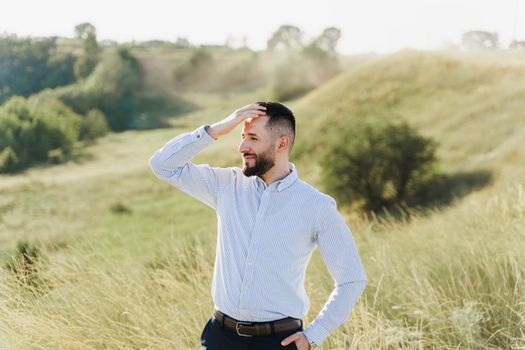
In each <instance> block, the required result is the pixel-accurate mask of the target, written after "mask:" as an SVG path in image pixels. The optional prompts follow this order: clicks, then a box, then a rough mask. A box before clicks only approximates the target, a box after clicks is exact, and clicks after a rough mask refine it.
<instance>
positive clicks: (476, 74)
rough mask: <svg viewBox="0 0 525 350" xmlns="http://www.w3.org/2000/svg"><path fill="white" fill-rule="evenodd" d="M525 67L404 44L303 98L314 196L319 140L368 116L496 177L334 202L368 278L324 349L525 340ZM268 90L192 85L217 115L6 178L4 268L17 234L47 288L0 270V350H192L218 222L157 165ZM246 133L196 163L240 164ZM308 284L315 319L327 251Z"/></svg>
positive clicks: (450, 161) (0, 182)
mask: <svg viewBox="0 0 525 350" xmlns="http://www.w3.org/2000/svg"><path fill="white" fill-rule="evenodd" d="M524 67H525V65H524V64H523V63H521V62H520V61H519V60H512V61H511V60H506V59H504V58H502V57H495V58H490V57H488V58H487V57H483V58H478V57H460V56H457V57H453V56H450V55H444V54H432V53H422V52H400V53H398V54H395V55H391V56H387V57H384V58H382V59H380V60H376V59H375V58H374V60H373V61H370V62H369V63H368V64H361V65H359V66H358V67H356V68H355V69H354V70H352V71H350V72H348V73H347V74H344V75H341V76H339V77H337V78H335V79H333V80H331V81H329V82H328V83H326V84H325V85H323V86H322V87H320V88H319V89H317V90H315V91H313V92H312V93H310V94H308V95H306V96H305V97H304V98H301V99H299V100H297V101H293V102H292V103H291V104H290V105H291V107H292V109H293V110H294V112H295V114H296V116H297V126H298V138H297V142H296V149H295V150H294V152H293V153H292V156H293V157H292V161H294V162H295V163H296V164H297V166H298V172H299V176H300V177H301V178H303V179H304V180H306V181H308V182H310V183H312V184H313V185H315V186H318V176H319V173H320V171H321V169H319V166H318V165H317V158H316V157H317V156H318V155H319V153H318V152H320V151H321V149H322V145H323V142H324V140H326V138H329V137H332V136H334V135H335V133H336V132H337V126H338V125H341V124H340V123H345V121H347V120H348V119H349V118H368V117H383V118H396V119H397V118H402V119H405V120H407V121H409V122H410V123H411V124H412V125H414V126H416V127H417V128H418V129H419V130H420V131H421V133H423V134H425V135H427V136H431V137H433V138H435V139H436V140H437V141H438V142H439V143H440V144H441V147H440V148H439V152H438V156H439V157H440V158H441V159H442V169H443V171H444V172H445V173H447V174H456V176H458V175H457V174H461V173H465V174H467V175H468V176H467V177H466V179H465V180H461V181H460V182H461V183H462V184H463V185H464V186H465V187H469V186H470V185H471V184H469V181H470V182H474V183H476V179H475V178H473V177H475V174H479V173H481V174H483V172H487V173H489V174H490V179H491V181H490V182H486V183H484V182H482V183H481V186H478V187H474V188H473V187H471V188H470V189H469V190H465V191H463V192H462V191H460V188H459V187H458V186H456V187H454V188H455V190H456V194H457V200H456V201H451V202H449V205H448V206H446V207H440V208H434V209H432V210H429V211H427V212H424V213H422V212H414V213H411V215H410V216H407V217H401V218H398V219H394V218H390V217H386V218H382V219H375V218H372V219H370V218H366V217H362V216H361V215H360V214H359V213H354V212H349V211H348V210H349V208H345V207H344V206H342V204H341V203H339V207H340V209H341V210H342V211H343V212H344V213H345V216H346V219H347V222H348V224H349V226H350V228H351V229H352V232H353V233H354V237H355V240H356V244H357V245H358V248H359V252H360V255H361V258H362V260H363V264H364V266H365V270H366V272H367V275H368V278H369V285H368V287H367V289H366V291H365V294H364V295H363V297H362V298H361V299H360V301H359V303H358V304H357V306H356V307H355V309H354V311H353V313H352V316H351V317H350V319H349V320H348V321H347V322H346V323H345V324H344V325H343V326H341V327H340V328H339V329H338V330H337V331H336V332H335V333H334V334H333V335H332V336H331V337H329V339H328V340H327V342H326V343H325V344H324V345H323V347H322V348H321V349H324V350H328V349H460V348H461V349H486V348H491V349H519V348H523V347H524V346H525V340H524V339H525V338H524V333H523V320H525V302H524V301H525V284H524V280H523V276H525V261H524V256H523V251H525V236H524V234H525V189H524V184H523V178H524V175H525V162H524V161H525V147H523V141H522V140H524V139H525V123H524V121H525V119H524V116H523V114H522V112H521V111H522V109H523V108H522V106H523V105H524V104H525V99H523V97H524V94H525V79H524V75H525V68H524ZM152 69H153V68H152ZM270 96H271V94H270V92H269V91H268V90H265V89H262V90H257V91H253V92H247V93H242V94H241V93H225V94H204V93H191V94H188V95H187V96H186V97H187V98H188V99H190V100H191V101H193V102H195V103H197V104H199V105H201V106H206V108H203V109H201V110H198V111H194V112H191V113H189V114H187V115H185V116H183V117H178V118H173V119H172V120H171V125H172V128H169V129H161V130H151V131H143V132H137V131H126V132H122V133H119V134H110V135H108V136H106V137H104V138H102V139H99V140H98V141H97V142H96V143H95V144H93V145H91V146H88V147H87V148H86V149H85V150H84V151H83V153H82V156H81V157H79V158H78V159H76V161H71V162H69V163H66V164H60V165H56V166H40V167H35V168H32V169H29V170H28V171H26V172H24V173H22V174H18V175H14V176H7V175H0V260H3V261H5V260H6V259H7V257H8V256H9V255H10V254H12V252H13V250H14V248H15V246H16V243H17V241H19V240H21V239H27V240H29V241H31V242H37V243H38V244H39V246H40V247H41V252H42V256H43V257H42V260H43V262H42V266H41V267H40V269H38V272H37V277H38V281H39V282H38V283H40V284H41V289H39V290H38V293H34V291H33V290H32V289H31V288H30V287H28V286H27V285H25V284H24V283H20V282H19V281H18V282H17V280H16V279H14V278H13V276H12V274H11V273H10V271H8V269H7V268H4V264H3V263H2V265H0V282H1V283H0V348H8V349H10V348H16V349H32V348H35V347H40V348H46V349H48V348H49V349H55V348H74V349H108V348H111V349H114V348H151V349H168V348H176V349H194V348H196V347H197V341H198V337H199V334H200V331H201V327H202V326H203V325H204V323H205V321H206V319H207V318H208V317H209V315H210V311H211V307H212V306H213V305H212V303H211V298H210V295H209V285H210V282H211V271H212V264H213V257H214V254H215V242H216V241H215V240H216V231H215V230H216V217H215V213H214V212H213V211H212V210H211V209H209V208H208V207H206V206H205V205H204V204H201V203H199V202H197V201H196V200H194V199H192V198H190V197H188V196H187V195H185V194H183V193H182V192H180V191H178V190H176V189H174V188H173V187H170V186H169V185H167V184H165V183H163V182H161V181H159V180H157V179H156V178H155V177H154V176H153V174H152V173H151V171H150V170H149V168H148V164H147V160H148V158H149V156H150V155H151V154H152V153H153V152H154V151H155V150H156V149H157V148H159V147H160V146H162V145H163V144H164V143H165V142H167V141H168V140H169V139H171V138H172V137H174V136H176V135H178V134H180V133H181V132H184V131H189V130H193V128H195V127H197V126H199V125H201V124H203V123H213V122H215V121H218V120H220V119H222V118H224V117H225V116H226V115H227V114H228V113H230V112H231V111H232V110H233V109H235V108H237V107H239V106H242V105H245V104H247V103H249V102H253V101H257V100H266V99H269V98H270ZM239 134H240V129H237V130H236V131H234V132H233V133H232V134H230V135H228V136H227V137H225V138H224V139H221V140H220V141H219V142H217V143H215V144H213V145H212V146H211V147H209V148H207V149H206V150H205V151H203V152H202V154H200V155H198V156H197V157H196V158H195V159H194V161H195V162H196V163H210V164H211V165H217V166H228V165H231V166H233V165H240V164H241V158H240V154H239V153H238V151H237V146H238V144H239V140H240V135H239ZM469 174H470V175H469ZM469 176H470V177H469ZM457 178H458V177H457ZM459 178H460V177H459ZM307 276H308V277H307V280H306V290H307V292H308V295H309V297H310V301H311V308H310V312H309V313H308V315H307V319H306V321H307V322H309V321H311V320H312V319H313V317H315V316H316V314H317V312H319V310H320V309H321V308H322V306H323V304H324V302H325V301H326V299H327V298H328V295H329V293H330V291H331V290H332V288H333V281H332V279H331V277H330V275H329V273H328V271H327V270H326V269H325V268H324V266H323V264H322V258H321V256H320V254H319V253H318V252H316V253H315V254H314V256H313V258H312V261H311V264H310V266H309V268H308V275H307Z"/></svg>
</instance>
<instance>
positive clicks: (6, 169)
mask: <svg viewBox="0 0 525 350" xmlns="http://www.w3.org/2000/svg"><path fill="white" fill-rule="evenodd" d="M19 167H20V161H19V159H18V157H17V155H16V153H15V151H13V149H12V148H11V147H6V148H4V150H3V151H2V152H0V173H10V172H14V171H16V170H18V168H19Z"/></svg>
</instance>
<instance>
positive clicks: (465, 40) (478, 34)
mask: <svg viewBox="0 0 525 350" xmlns="http://www.w3.org/2000/svg"><path fill="white" fill-rule="evenodd" d="M461 44H462V46H463V47H464V48H465V49H466V50H469V51H479V50H490V49H497V48H498V33H490V32H484V31H481V30H473V31H470V32H466V33H464V34H463V36H462V37H461Z"/></svg>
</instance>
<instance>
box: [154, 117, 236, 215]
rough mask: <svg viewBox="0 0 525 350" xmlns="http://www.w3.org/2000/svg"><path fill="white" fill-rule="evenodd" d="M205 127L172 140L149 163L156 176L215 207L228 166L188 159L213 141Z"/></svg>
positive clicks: (206, 125)
mask: <svg viewBox="0 0 525 350" xmlns="http://www.w3.org/2000/svg"><path fill="white" fill-rule="evenodd" d="M208 126H209V125H208V124H205V125H202V126H200V127H199V128H197V129H196V130H194V131H192V132H187V133H184V134H181V135H179V136H176V137H175V138H173V139H171V140H170V141H168V142H167V143H166V144H165V145H164V146H163V147H162V148H160V149H158V150H157V151H156V152H155V153H154V154H153V155H152V156H151V157H150V159H149V165H150V167H151V170H152V171H153V173H154V174H155V176H157V177H158V178H159V179H161V180H164V181H167V182H168V183H170V184H171V185H173V186H175V187H177V188H178V189H179V190H181V191H183V192H184V193H186V194H188V195H190V196H192V197H194V198H196V199H198V200H200V201H201V202H203V203H204V204H206V205H208V206H209V207H211V208H213V209H216V208H217V193H218V192H219V190H220V185H221V183H222V182H223V181H222V179H224V178H225V177H227V176H228V175H229V172H230V171H229V169H227V168H215V167H210V166H209V165H208V164H193V163H192V162H191V161H190V160H191V159H192V158H193V157H194V156H195V155H196V154H198V153H199V152H200V151H201V150H203V149H204V148H205V147H206V146H208V145H210V144H211V143H213V141H215V140H216V139H214V138H213V137H212V136H211V135H210V134H208V132H207V131H206V127H208ZM221 178H222V179H221Z"/></svg>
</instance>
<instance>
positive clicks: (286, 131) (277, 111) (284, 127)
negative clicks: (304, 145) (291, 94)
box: [257, 102, 295, 152]
mask: <svg viewBox="0 0 525 350" xmlns="http://www.w3.org/2000/svg"><path fill="white" fill-rule="evenodd" d="M257 104H258V105H261V106H263V107H266V115H267V116H268V117H270V119H269V120H268V122H267V123H266V127H267V128H268V129H269V130H270V134H272V135H273V137H274V138H277V137H281V136H284V135H287V136H289V137H290V147H289V152H291V151H292V147H293V143H294V140H295V116H294V115H293V112H292V111H291V110H290V108H288V107H286V106H285V105H283V104H282V103H279V102H257Z"/></svg>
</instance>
